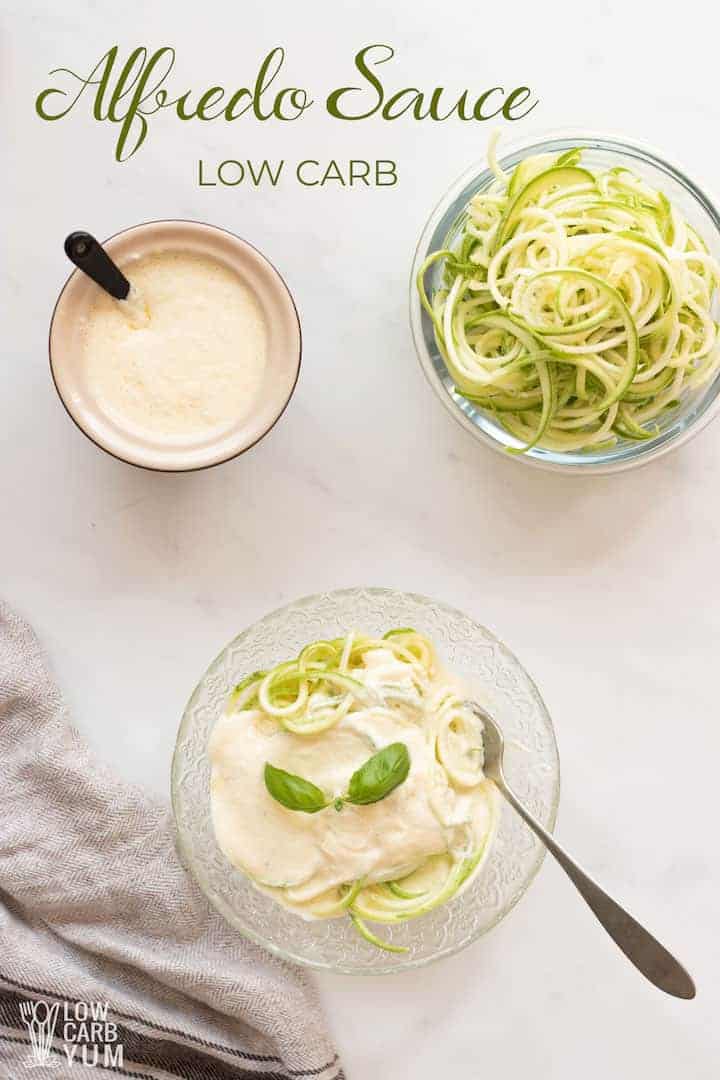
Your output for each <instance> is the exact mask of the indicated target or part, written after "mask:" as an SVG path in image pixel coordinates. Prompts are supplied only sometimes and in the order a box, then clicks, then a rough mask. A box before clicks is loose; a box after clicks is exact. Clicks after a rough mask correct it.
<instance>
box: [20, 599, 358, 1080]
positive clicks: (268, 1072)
mask: <svg viewBox="0 0 720 1080" xmlns="http://www.w3.org/2000/svg"><path fill="white" fill-rule="evenodd" d="M93 1064H96V1065H97V1066H98V1067H100V1069H103V1070H107V1071H110V1072H116V1073H119V1074H120V1075H126V1076H132V1077H135V1078H141V1080H143V1078H147V1080H167V1078H170V1077H182V1078H183V1080H206V1078H207V1080H235V1078H246V1077H254V1078H256V1080H257V1078H263V1077H265V1078H273V1080H340V1078H342V1076H343V1074H342V1070H341V1068H340V1065H339V1063H338V1060H337V1056H336V1054H335V1052H334V1050H333V1047H332V1045H331V1044H330V1041H329V1039H328V1036H327V1033H326V1030H325V1026H324V1022H323V1019H322V1015H321V1012H320V1008H319V1004H318V1000H317V997H316V994H315V991H314V989H313V988H312V986H311V985H310V984H309V982H308V981H307V980H306V978H305V976H304V974H303V973H302V972H301V971H299V970H298V969H295V968H293V967H291V966H289V965H287V964H284V963H282V962H281V961H280V960H276V959H275V958H273V957H272V956H270V955H268V954H266V953H265V952H263V950H261V949H260V948H258V947H256V946H255V945H253V944H252V943H250V942H248V941H246V940H244V939H243V938H242V937H241V936H240V935H238V934H237V933H236V932H235V931H233V930H232V929H231V928H230V927H229V926H227V925H226V923H225V922H224V921H223V920H222V919H221V918H220V916H219V915H217V914H216V913H215V912H214V911H213V910H212V909H210V908H209V906H208V904H207V902H206V901H205V899H204V897H203V895H202V894H201V893H200V891H199V889H198V888H197V887H196V886H195V885H194V883H193V882H192V880H191V879H190V878H189V876H188V875H187V874H186V872H185V871H184V870H183V869H182V867H181V866H180V864H179V862H178V859H177V856H176V853H175V847H174V839H173V825H172V820H171V817H170V814H169V812H168V810H167V809H166V808H165V807H164V806H162V805H160V804H159V803H156V802H155V801H153V800H152V799H151V798H149V797H148V796H147V795H146V794H144V793H143V792H141V791H138V790H136V789H134V788H132V787H131V786H129V785H127V784H124V783H121V782H120V781H119V780H118V779H117V778H116V777H114V776H113V775H112V774H111V773H110V772H109V771H108V770H106V769H104V768H103V767H101V766H100V765H99V764H98V763H97V762H95V761H94V760H93V758H92V756H91V754H90V753H89V751H88V748H87V747H86V745H85V744H84V742H83V740H82V739H81V738H80V737H79V736H78V734H77V732H76V731H75V730H74V729H73V728H72V726H71V725H70V722H69V720H68V715H67V711H66V709H65V706H64V705H63V702H62V699H61V696H60V693H59V691H58V689H57V687H56V686H55V684H54V681H53V679H52V677H51V675H50V674H49V672H48V668H47V665H46V662H45V659H44V657H43V655H42V652H41V650H40V647H39V645H38V642H37V639H36V638H35V636H34V634H33V633H32V631H31V630H30V628H29V627H28V626H27V625H26V624H25V623H24V622H23V621H22V620H21V619H19V618H18V616H17V615H15V614H14V613H13V612H11V611H10V610H8V609H7V608H6V607H5V606H4V605H2V604H0V1077H3V1078H8V1080H18V1078H19V1077H20V1076H21V1075H24V1074H25V1073H24V1068H23V1072H22V1073H21V1071H20V1068H19V1067H18V1066H21V1067H24V1066H28V1067H29V1066H34V1069H35V1071H34V1072H30V1073H28V1074H27V1075H28V1076H34V1077H44V1076H46V1075H47V1077H53V1076H54V1077H57V1076H58V1075H62V1076H68V1077H71V1078H72V1080H76V1078H77V1080H87V1077H88V1076H89V1075H93V1074H92V1073H89V1072H88V1067H89V1066H90V1065H93Z"/></svg>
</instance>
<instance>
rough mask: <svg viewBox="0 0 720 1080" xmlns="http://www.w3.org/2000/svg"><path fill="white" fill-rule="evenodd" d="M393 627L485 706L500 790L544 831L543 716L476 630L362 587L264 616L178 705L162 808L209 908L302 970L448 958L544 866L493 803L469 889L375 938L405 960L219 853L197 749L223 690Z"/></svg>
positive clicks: (522, 677) (527, 837)
mask: <svg viewBox="0 0 720 1080" xmlns="http://www.w3.org/2000/svg"><path fill="white" fill-rule="evenodd" d="M398 626H412V627H414V628H415V629H416V630H419V631H421V632H422V633H424V634H427V635H428V636H429V637H430V638H431V639H432V640H433V641H434V642H435V644H436V646H437V648H438V651H439V653H440V657H441V659H442V661H444V662H445V663H446V664H447V666H448V667H449V668H451V669H452V670H453V671H455V672H457V673H459V674H460V675H463V676H464V677H465V678H466V679H467V681H468V683H469V686H470V688H471V690H472V691H473V693H475V694H477V695H478V696H479V698H480V700H481V702H482V703H483V704H485V705H486V706H487V707H489V708H490V709H491V710H492V713H493V715H494V716H495V717H496V718H497V721H498V723H499V724H500V726H501V728H502V729H503V731H504V733H505V737H506V742H507V758H506V765H507V773H508V778H509V780H510V782H511V784H512V785H513V787H514V788H515V790H516V791H517V793H518V795H519V796H520V798H521V799H522V800H523V801H524V802H525V803H526V804H527V806H528V807H529V808H530V809H531V810H532V811H533V813H534V814H536V815H537V817H538V818H539V819H540V821H541V822H542V823H543V824H544V825H545V827H546V828H548V829H552V828H553V826H554V824H555V816H556V813H557V806H558V798H559V787H560V773H559V763H558V754H557V747H556V744H555V736H554V733H553V727H552V723H551V720H550V717H549V715H548V712H547V709H546V708H545V705H544V704H543V701H542V698H541V697H540V694H539V693H538V690H537V688H536V686H535V684H534V683H533V682H532V680H531V679H530V677H529V675H528V674H527V673H526V672H525V670H524V669H523V668H522V667H521V665H520V664H519V662H518V661H517V660H516V659H515V657H514V656H513V654H512V653H511V652H510V651H509V650H508V649H507V648H506V647H505V646H504V645H503V644H502V643H501V642H500V641H498V640H497V638H495V637H494V636H493V635H492V634H491V633H490V632H489V631H488V630H486V629H484V627H482V626H480V625H478V623H476V622H474V621H473V620H472V619H470V618H469V617H468V616H467V615H463V614H462V613H461V612H459V611H456V610H454V609H453V608H450V607H446V606H445V605H444V604H441V603H438V602H437V601H434V600H429V599H427V598H426V597H423V596H417V595H414V594H410V593H400V592H395V591H393V590H390V589H372V588H368V589H344V590H341V591H339V592H332V593H324V594H322V595H319V596H310V597H306V598H305V599H303V600H298V601H297V602H296V603H293V604H290V605H288V606H287V607H284V608H281V609H280V610H279V611H275V612H273V613H272V614H271V615H268V616H266V617H265V618H264V619H261V620H260V621H259V622H257V623H255V625H254V626H251V627H250V629H249V630H246V631H244V633H242V634H240V635H239V636H238V637H237V638H235V640H234V641H232V642H231V643H230V644H229V645H228V646H227V648H225V649H224V650H223V651H222V652H221V653H220V655H219V656H218V657H217V659H216V660H214V661H213V663H212V664H211V665H210V667H209V668H208V670H207V671H206V673H205V675H204V676H203V678H202V679H201V681H200V683H199V685H198V687H197V689H196V690H195V692H194V694H193V695H192V697H191V698H190V701H189V702H188V705H187V708H186V709H185V713H184V715H183V719H182V723H181V725H180V730H179V733H178V738H177V746H176V750H175V757H174V760H173V769H172V789H173V809H174V812H175V820H176V823H177V830H178V844H179V849H180V855H181V858H182V859H183V861H184V863H185V865H186V866H187V868H188V869H189V870H190V871H191V873H192V874H193V875H194V877H195V878H196V880H197V881H198V883H199V885H200V887H201V888H202V890H203V891H204V893H205V894H206V896H207V897H208V899H209V900H210V901H211V902H212V903H213V904H214V905H215V907H216V908H217V909H218V911H220V912H221V913H222V915H224V916H225V918H226V919H227V920H228V921H229V922H230V923H231V924H232V925H233V926H235V927H237V929H238V930H239V931H240V932H241V933H243V934H245V935H247V936H248V937H250V938H252V939H253V940H254V941H257V942H259V943H260V944H262V945H264V946H266V947H267V948H268V949H270V950H272V951H273V952H275V953H277V954H279V955H280V956H282V957H284V958H286V959H288V960H294V961H297V962H299V963H302V964H307V965H309V966H310V967H315V968H322V969H330V970H334V971H340V972H345V973H348V974H373V975H378V974H385V973H388V972H394V971H401V970H403V969H406V968H413V967H419V966H421V965H423V964H427V963H429V962H430V961H432V960H437V959H438V958H439V957H441V956H449V955H451V954H452V953H456V952H458V951H459V950H460V949H463V948H465V946H467V945H469V944H470V942H472V941H475V939H476V938H478V937H480V936H481V934H484V933H486V932H487V931H488V930H490V929H491V927H493V926H495V925H496V924H497V923H498V922H499V921H500V920H501V919H502V918H503V917H504V916H505V915H506V914H507V913H508V911H509V910H510V909H511V908H512V907H513V906H514V905H515V904H516V903H517V901H518V900H519V899H520V897H521V896H522V895H523V893H524V892H525V890H526V889H527V888H528V886H529V884H530V882H531V881H532V880H533V878H534V877H535V874H536V873H537V871H538V870H539V868H540V864H541V862H542V859H543V855H544V848H543V847H542V846H541V845H540V844H539V843H538V842H537V841H536V840H535V839H534V837H533V836H532V834H531V832H530V830H529V829H528V828H527V827H526V826H525V825H524V824H523V823H522V821H521V820H520V818H519V817H518V816H517V814H514V813H513V812H512V811H511V810H510V808H509V807H508V806H507V805H505V804H503V805H502V809H501V819H500V825H499V830H498V834H497V837H496V840H495V844H494V847H493V849H492V851H491V854H490V856H489V858H488V860H487V862H486V863H485V866H484V868H483V870H482V871H481V873H480V875H479V876H478V877H477V878H476V879H475V881H474V882H473V883H472V885H471V886H470V887H469V888H468V889H467V890H466V891H465V892H464V893H463V894H462V895H461V896H459V897H457V898H456V899H455V900H452V901H450V903H448V904H446V905H445V906H444V907H442V908H440V909H438V910H437V911H434V912H432V913H430V914H429V915H425V916H422V917H421V918H419V919H414V920H412V921H410V922H407V923H404V924H402V925H399V926H395V927H388V926H383V927H382V928H381V933H382V936H383V937H384V938H386V939H388V940H390V941H392V942H393V943H394V944H399V945H408V946H409V949H410V951H409V952H408V953H406V954H399V955H396V954H391V953H386V952H382V951H381V950H379V949H377V948H375V947H373V946H372V945H369V944H368V943H367V942H365V941H364V940H363V939H362V938H361V937H360V936H359V935H358V934H357V932H356V931H355V930H354V929H353V928H352V926H351V925H350V921H349V920H348V919H346V918H340V919H329V920H324V921H312V922H306V921H305V920H303V919H301V918H300V917H299V916H297V915H295V914H293V913H292V912H290V911H287V910H286V909H284V908H283V907H281V906H280V905H279V904H277V903H276V902H275V901H274V900H272V899H271V898H270V897H269V896H266V895H265V894H264V893H261V892H259V891H258V890H257V889H256V888H255V886H254V885H253V884H252V882H251V881H249V879H248V878H247V877H245V875H244V874H243V873H242V872H241V871H240V870H237V869H235V868H234V867H233V866H231V865H230V863H229V862H228V861H227V859H226V858H225V856H224V855H223V854H222V852H221V851H220V849H219V848H218V846H217V844H216V842H215V835H214V832H213V826H212V820H211V812H210V767H209V762H208V757H207V744H208V738H209V735H210V732H211V730H212V727H213V725H214V723H215V721H216V719H217V718H218V717H219V716H220V714H221V713H222V711H223V709H224V707H225V702H226V698H227V695H228V694H229V693H230V691H231V689H232V688H233V686H234V685H235V684H236V683H237V682H239V680H240V679H241V678H242V677H243V676H244V675H247V674H249V673H250V672H252V671H257V670H258V669H264V668H268V667H270V666H272V665H273V664H275V663H277V662H278V661H280V660H283V659H286V658H287V657H291V656H295V655H296V654H297V653H298V652H299V650H300V649H301V648H302V646H303V645H306V644H307V643H308V642H310V641H314V640H316V639H318V638H332V637H337V636H340V635H341V634H345V633H347V631H348V630H351V629H356V630H362V631H365V632H367V633H368V634H372V635H381V634H383V633H384V632H385V631H386V630H389V629H391V628H392V627H398Z"/></svg>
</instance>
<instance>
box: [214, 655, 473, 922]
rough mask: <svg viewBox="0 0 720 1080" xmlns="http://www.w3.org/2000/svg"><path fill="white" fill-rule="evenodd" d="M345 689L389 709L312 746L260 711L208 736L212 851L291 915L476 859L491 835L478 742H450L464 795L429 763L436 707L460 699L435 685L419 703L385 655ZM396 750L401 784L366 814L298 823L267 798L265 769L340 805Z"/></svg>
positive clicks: (346, 722)
mask: <svg viewBox="0 0 720 1080" xmlns="http://www.w3.org/2000/svg"><path fill="white" fill-rule="evenodd" d="M353 678H355V679H357V680H358V681H361V682H363V683H365V684H366V685H367V686H370V687H373V688H376V689H377V691H378V694H379V695H381V696H382V697H383V698H385V700H386V703H387V704H386V705H377V706H375V705H373V706H369V707H362V706H357V707H354V708H353V709H352V710H351V711H350V712H349V713H348V714H347V715H346V716H344V717H343V718H342V719H341V720H340V721H338V723H336V724H335V725H334V726H333V727H332V728H329V729H328V730H326V731H323V732H321V733H319V734H317V735H298V734H294V733H292V732H289V731H286V730H285V729H284V728H283V727H282V726H281V725H280V724H279V723H277V722H275V721H274V720H273V719H272V718H270V717H268V716H267V715H266V714H264V713H263V712H262V711H260V710H258V709H246V710H243V711H240V712H234V711H232V708H231V709H230V711H229V712H227V713H226V714H225V715H224V716H222V717H221V718H220V719H219V720H218V722H217V723H216V725H215V728H214V730H213V733H212V736H211V740H210V745H209V754H210V759H211V764H212V778H211V800H212V814H213V823H214V828H215V834H216V837H217V842H218V844H219V846H220V848H221V850H222V851H223V852H224V853H225V855H226V856H227V858H228V859H229V861H230V862H231V863H232V864H233V865H235V866H237V867H239V868H241V869H243V870H244V871H245V872H246V873H247V874H249V875H250V876H251V877H252V878H253V879H254V880H255V881H256V882H257V883H258V884H260V885H262V886H266V887H272V888H277V889H289V890H290V892H289V893H286V892H283V893H278V894H276V895H277V898H278V899H279V900H281V902H283V903H285V904H287V905H288V906H291V907H292V906H293V905H294V904H298V905H302V904H303V903H305V902H307V901H310V900H313V899H314V898H316V897H320V896H322V895H323V894H324V893H326V892H327V891H328V890H330V889H333V888H334V887H337V886H340V885H343V884H344V883H348V882H353V881H357V880H358V879H364V881H365V882H366V883H371V882H374V881H387V880H392V879H395V878H397V877H402V876H403V875H404V874H407V873H409V872H410V871H411V870H413V869H414V868H415V867H416V866H418V865H419V864H421V863H422V862H423V861H424V860H426V859H427V858H428V857H429V856H431V855H439V854H442V853H446V852H453V853H458V852H463V853H464V852H467V851H468V849H473V848H474V849H477V848H478V847H480V846H481V845H482V842H483V841H484V838H485V837H486V836H487V835H488V834H489V832H490V831H491V828H492V820H491V819H492V816H493V815H492V806H493V798H492V795H491V794H489V792H488V787H489V785H488V784H487V783H486V782H484V778H483V773H482V755H481V754H480V756H478V755H477V753H476V752H475V751H474V749H473V747H475V746H477V745H478V743H479V742H481V738H480V735H479V733H478V731H477V730H476V731H473V732H472V734H471V736H470V737H469V738H468V739H466V740H465V741H464V742H463V744H462V746H460V745H459V743H458V740H459V739H460V738H461V736H462V732H460V733H459V734H458V733H453V736H452V737H453V739H454V740H455V743H453V744H452V747H451V752H452V755H453V762H454V763H455V764H456V765H458V766H459V771H458V775H459V777H460V780H461V781H462V783H461V784H455V783H454V782H452V781H451V780H450V779H449V777H448V773H447V771H446V769H445V768H444V767H443V766H442V765H441V764H440V762H439V761H438V759H437V757H436V737H437V726H438V725H437V717H438V715H439V710H438V704H439V703H441V702H442V699H443V697H444V696H445V695H447V693H448V690H449V689H455V690H456V691H457V685H456V681H454V680H452V679H450V677H449V676H447V675H446V674H440V675H437V676H436V677H435V678H434V679H433V680H432V683H431V685H430V687H429V689H428V692H427V693H426V694H424V695H422V696H420V695H418V693H417V690H416V689H415V687H414V686H413V684H412V681H411V680H410V678H409V671H408V664H406V663H403V662H401V661H399V660H398V659H397V658H396V656H395V655H394V654H393V653H392V652H391V651H390V650H387V649H375V650H373V651H372V652H368V653H366V654H365V665H364V667H363V668H360V669H356V670H353ZM394 742H403V743H405V745H406V746H407V748H408V751H409V754H410V771H409V774H408V777H407V779H406V780H405V781H404V782H403V783H402V784H400V785H399V787H397V788H396V789H395V790H394V791H393V792H391V794H390V795H388V796H387V797H386V798H384V799H382V800H381V801H379V802H376V803H373V804H370V805H368V806H353V805H350V804H347V803H346V804H345V805H344V806H343V808H342V810H341V811H339V812H338V811H337V810H336V809H334V807H332V806H330V807H328V808H327V809H325V810H322V811H320V812H319V813H315V814H306V813H301V812H298V811H292V810H288V809H286V808H285V807H284V806H282V805H280V803H278V802H276V801H275V800H274V799H273V798H272V797H271V795H270V794H269V793H268V791H267V789H266V787H265V783H264V767H265V763H266V762H270V763H271V764H272V765H274V766H276V767H278V768H281V769H284V770H285V771H286V772H290V773H294V774H296V775H299V776H302V777H304V778H305V779H307V780H310V781H311V782H312V783H314V784H316V785H317V786H318V787H320V788H321V789H322V790H323V791H324V792H326V793H327V794H328V795H332V796H339V795H341V794H343V793H344V792H345V791H346V790H347V785H348V781H349V778H350V776H351V775H352V773H353V772H354V771H355V770H356V769H358V768H360V766H362V765H363V764H364V763H365V762H366V761H367V760H368V758H369V757H371V756H372V755H373V754H374V753H375V752H376V751H377V750H379V749H382V748H383V747H385V746H388V745H389V744H390V743H394ZM453 771H454V770H453ZM471 773H472V775H471Z"/></svg>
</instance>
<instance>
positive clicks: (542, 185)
mask: <svg viewBox="0 0 720 1080" xmlns="http://www.w3.org/2000/svg"><path fill="white" fill-rule="evenodd" d="M582 153H583V151H582V150H581V149H577V150H572V151H568V152H566V153H564V154H561V155H559V156H554V155H552V154H540V155H535V156H531V157H527V158H525V159H524V160H523V161H521V162H520V163H519V164H518V165H517V166H516V167H515V169H514V170H513V172H512V173H511V174H507V173H505V172H503V170H502V169H501V168H500V167H499V165H498V164H497V161H496V159H495V148H494V142H492V143H491V146H490V149H489V152H488V160H489V163H490V167H491V169H492V170H493V172H494V174H495V179H494V180H493V182H492V183H491V184H490V185H489V187H487V188H486V189H485V190H484V191H481V192H479V193H478V194H477V195H475V196H474V197H473V198H472V200H471V201H470V203H469V205H468V208H467V219H466V222H465V225H464V228H463V232H462V237H461V240H460V242H459V245H458V246H457V248H456V249H455V250H453V251H451V250H443V251H437V252H434V253H433V254H432V255H431V256H430V257H429V258H428V259H427V260H426V262H425V264H424V265H423V267H422V268H421V270H420V273H419V275H418V281H417V286H418V289H419V292H420V297H421V300H422V303H423V306H424V308H425V310H426V311H427V313H428V314H429V316H430V318H431V319H432V321H433V324H434V330H435V337H436V341H437V344H438V348H439V349H440V352H441V354H442V356H443V358H444V360H445V363H446V365H447V368H448V371H449V373H450V375H451V377H452V379H453V380H454V382H455V385H456V388H457V390H458V391H459V392H460V393H461V394H462V395H463V396H464V397H466V398H468V399H469V400H471V401H473V402H475V403H476V404H477V405H479V406H481V407H482V408H483V409H485V410H487V411H488V412H491V413H492V414H493V415H494V417H495V418H496V419H497V420H498V421H499V423H501V424H502V425H503V427H504V428H505V429H506V430H507V431H508V432H509V433H510V434H511V435H512V436H514V437H515V438H516V439H517V440H519V442H520V444H521V445H520V446H519V447H513V448H512V449H511V450H510V452H511V453H522V452H527V451H528V450H530V449H531V448H532V447H534V446H540V447H546V448H548V449H552V450H559V451H582V450H587V449H598V448H600V447H604V446H609V445H612V444H614V443H615V442H617V441H618V439H632V440H643V439H651V438H652V437H653V436H654V435H656V434H657V433H658V430H659V427H658V424H659V420H660V419H661V417H662V416H663V414H666V413H667V411H668V410H671V409H673V408H675V407H676V406H677V405H678V404H679V402H680V400H681V399H682V398H683V397H685V396H686V395H687V394H689V393H690V392H692V391H693V390H694V389H697V388H698V387H700V386H702V385H703V384H704V383H706V382H708V380H710V379H711V378H712V376H713V375H714V374H715V373H716V371H717V370H718V366H719V365H720V333H719V329H718V324H717V322H716V321H715V319H714V318H713V308H714V304H715V298H716V289H717V288H718V285H720V266H719V265H718V263H717V261H716V260H715V259H714V258H713V257H712V256H711V255H710V254H709V252H708V249H707V247H706V245H705V243H704V242H703V240H702V238H701V237H700V236H699V235H698V234H697V232H695V230H694V229H693V228H691V226H690V225H689V224H688V223H687V221H685V219H684V218H683V216H682V214H681V213H680V212H679V210H678V209H677V208H676V207H675V206H672V205H671V204H670V203H669V201H668V199H667V198H666V197H665V195H663V193H662V192H659V191H655V190H654V189H653V188H652V187H650V186H649V185H648V184H647V183H646V182H645V181H644V180H642V179H641V178H640V177H639V176H636V175H635V174H634V173H632V172H631V171H630V170H628V169H626V168H612V169H608V170H607V171H605V172H601V173H598V174H593V173H592V172H590V171H589V170H587V169H585V168H583V167H581V165H580V162H581V160H582ZM437 261H442V263H443V269H444V274H443V283H442V287H441V288H440V289H438V290H437V291H436V292H435V294H434V295H433V296H432V297H431V298H430V297H428V295H427V293H426V290H425V284H424V280H425V273H426V271H427V270H428V269H429V267H430V266H431V265H432V264H434V263H435V262H437Z"/></svg>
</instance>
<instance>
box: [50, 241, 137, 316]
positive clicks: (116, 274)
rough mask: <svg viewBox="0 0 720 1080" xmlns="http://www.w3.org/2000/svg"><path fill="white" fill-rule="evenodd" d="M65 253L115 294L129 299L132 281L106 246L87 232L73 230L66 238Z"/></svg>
mask: <svg viewBox="0 0 720 1080" xmlns="http://www.w3.org/2000/svg"><path fill="white" fill-rule="evenodd" d="M65 254H66V255H67V257H68V259H70V262H73V263H75V265H76V266H77V267H78V268H79V269H80V270H82V271H83V272H84V273H85V274H87V275H88V277H90V278H92V279H93V281H94V282H96V283H97V284H98V285H100V286H101V288H103V289H105V292H109V293H110V295H111V296H114V297H115V299H116V300H127V295H128V293H129V292H130V282H129V281H128V279H127V278H126V277H125V275H124V274H123V273H122V272H121V271H120V270H119V269H118V268H117V266H116V265H115V263H114V262H113V261H112V259H111V258H110V256H109V255H108V253H107V252H106V251H105V249H104V247H103V246H102V245H101V244H99V243H98V241H97V240H96V239H95V237H94V236H91V235H90V233H87V232H72V233H70V235H69V236H67V237H66V238H65Z"/></svg>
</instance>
